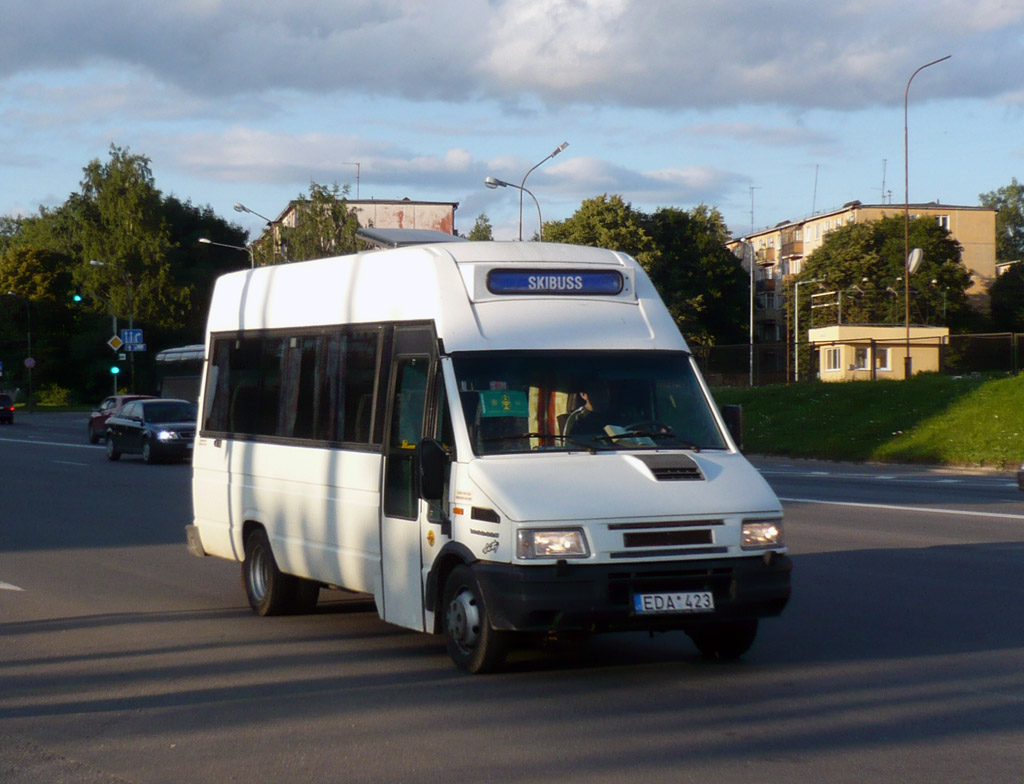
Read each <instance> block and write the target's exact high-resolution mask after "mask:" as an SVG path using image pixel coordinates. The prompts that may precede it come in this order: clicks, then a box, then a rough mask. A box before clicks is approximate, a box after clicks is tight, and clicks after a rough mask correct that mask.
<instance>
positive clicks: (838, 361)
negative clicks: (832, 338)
mask: <svg viewBox="0 0 1024 784" xmlns="http://www.w3.org/2000/svg"><path fill="white" fill-rule="evenodd" d="M842 369H843V349H842V347H837V348H827V349H825V370H842Z"/></svg>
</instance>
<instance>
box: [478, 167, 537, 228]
mask: <svg viewBox="0 0 1024 784" xmlns="http://www.w3.org/2000/svg"><path fill="white" fill-rule="evenodd" d="M484 185H486V186H487V187H488V188H490V189H491V190H494V189H496V188H516V189H517V190H518V191H519V198H520V199H521V198H522V197H523V193H524V192H525V193H529V194H530V198H531V199H533V203H534V204H536V205H537V238H538V239H541V240H542V239H544V220H543V219H542V218H541V216H540V202H539V201H537V197H536V196H534V195H533V193H531V192H530V190H529V189H527V188H524V187H523V186H522V185H516V184H515V183H514V182H505V181H504V180H499V179H498V178H497V177H488V178H487V179H485V180H484ZM522 238H523V218H522V213H520V216H519V239H522Z"/></svg>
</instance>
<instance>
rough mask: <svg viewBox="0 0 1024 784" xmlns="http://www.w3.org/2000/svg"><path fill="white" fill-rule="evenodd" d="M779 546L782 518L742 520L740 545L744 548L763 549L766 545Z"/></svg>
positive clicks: (780, 542)
mask: <svg viewBox="0 0 1024 784" xmlns="http://www.w3.org/2000/svg"><path fill="white" fill-rule="evenodd" d="M781 546H782V520H781V519H780V518H773V519H771V520H744V521H743V541H742V547H743V549H744V550H763V549H764V548H766V547H781Z"/></svg>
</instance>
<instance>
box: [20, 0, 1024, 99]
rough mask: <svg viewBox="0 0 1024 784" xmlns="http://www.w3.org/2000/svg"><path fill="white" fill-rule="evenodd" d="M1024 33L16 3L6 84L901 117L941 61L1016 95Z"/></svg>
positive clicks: (1013, 24) (407, 11)
mask: <svg viewBox="0 0 1024 784" xmlns="http://www.w3.org/2000/svg"><path fill="white" fill-rule="evenodd" d="M98 18H101V19H103V23H102V24H96V23H95V22H96V19H98ZM1022 32H1024V9H1021V8H1020V5H1019V4H1018V3H1010V2H1008V1H1007V2H1000V1H999V0H941V1H940V2H938V3H934V4H928V5H927V7H925V6H924V5H923V4H921V3H904V4H898V5H895V6H893V5H892V4H891V3H882V2H881V0H871V2H863V1H862V0H858V2H852V0H849V1H847V2H834V3H820V2H818V1H817V0H813V1H812V0H794V1H793V2H788V3H785V4H782V5H780V4H765V3H763V2H761V0H733V1H732V2H729V3H721V2H717V0H703V1H702V2H696V1H691V2H678V0H492V1H491V2H487V0H460V1H459V2H435V3H422V2H420V0H375V1H373V2H371V0H349V1H348V2H345V3H325V2H322V1H321V0H292V2H290V3H287V4H281V3H271V2H252V1H251V0H250V1H248V2H247V1H246V0H221V2H216V1H215V0H177V2H175V1H174V0H170V1H169V2H166V3H160V4H150V3H143V4H140V3H135V2H128V0H101V1H100V2H94V3H72V4H67V3H66V2H63V0H39V1H38V2H34V3H28V2H25V1H24V0H21V1H20V2H19V1H18V0H15V2H14V4H13V6H12V7H10V8H8V9H5V25H4V28H3V31H2V32H0V76H2V75H3V74H7V75H11V74H15V73H19V72H21V71H22V70H24V69H65V68H78V67H81V66H82V65H88V64H90V63H96V62H118V63H123V64H126V65H130V66H134V67H138V68H141V69H145V70H146V71H147V72H150V73H152V74H153V75H154V76H155V77H156V78H157V79H158V80H159V81H160V82H163V83H166V84H173V85H176V86H178V87H179V88H181V89H182V90H183V91H185V92H187V93H189V94H196V95H205V96H225V95H234V94H248V95H252V94H258V93H261V92H264V91H266V90H274V89H283V90H299V91H313V92H327V93H329V92H332V91H342V92H346V93H361V92H365V93H368V94H387V95H401V96H404V97H405V98H408V99H413V100H427V99H431V100H437V99H439V100H446V101H450V102H456V103H458V102H463V101H469V100H476V99H478V98H480V97H491V98H493V99H495V100H498V101H502V102H510V103H512V104H515V103H517V102H519V101H523V100H527V99H528V98H531V97H532V98H535V99H538V100H540V101H542V102H548V103H551V102H569V103H576V104H581V105H583V104H599V105H608V104H615V103H618V104H621V105H625V106H643V107H687V106H691V107H708V106H714V105H729V104H736V103H764V104H772V105H782V106H793V107H798V108H799V107H808V106H828V107H835V108H854V107H863V106H866V105H871V104H873V103H890V104H891V103H894V102H897V101H898V100H899V98H901V97H902V89H901V88H902V85H903V80H904V78H905V76H906V75H909V73H910V72H911V71H912V70H913V69H914V68H916V67H917V66H918V65H920V64H921V63H923V62H927V61H929V60H931V59H934V58H935V57H936V56H941V55H942V54H945V53H947V52H952V53H953V54H954V60H955V62H954V63H953V64H950V65H948V66H947V67H946V68H945V70H944V72H943V75H942V76H941V77H936V80H935V81H934V83H933V85H932V86H931V87H930V88H929V89H931V90H932V92H933V93H934V94H945V95H953V96H975V97H977V96H986V95H988V96H997V95H999V94H1000V93H1003V92H1005V91H1007V90H1013V89H1017V81H1018V75H1019V73H1020V72H1021V71H1022V70H1024V46H1022V41H1021V38H1022ZM997 53H998V54H997Z"/></svg>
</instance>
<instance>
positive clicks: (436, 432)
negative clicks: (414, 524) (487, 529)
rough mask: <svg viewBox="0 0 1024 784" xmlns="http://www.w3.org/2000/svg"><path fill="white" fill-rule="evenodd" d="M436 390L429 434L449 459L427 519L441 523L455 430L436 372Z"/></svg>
mask: <svg viewBox="0 0 1024 784" xmlns="http://www.w3.org/2000/svg"><path fill="white" fill-rule="evenodd" d="M436 390H437V391H436V394H435V395H434V400H436V401H437V416H436V417H435V420H436V421H435V422H434V428H433V432H432V433H430V434H429V435H432V436H433V437H434V438H436V439H437V440H438V441H440V442H441V444H442V445H443V446H444V448H445V449H447V450H448V456H449V458H450V460H449V462H448V468H447V470H446V471H445V475H444V492H443V493H442V494H441V500H440V502H431V503H430V506H429V508H428V510H427V519H428V520H429V521H430V522H432V523H443V522H444V521H445V520H447V519H448V512H447V509H448V487H449V484H450V483H451V478H452V463H454V462H455V431H454V430H453V429H452V416H451V411H450V410H449V409H448V396H447V395H446V394H445V391H444V377H443V376H442V374H441V373H438V374H437V379H436Z"/></svg>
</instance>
